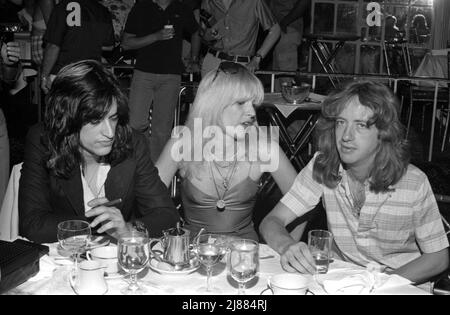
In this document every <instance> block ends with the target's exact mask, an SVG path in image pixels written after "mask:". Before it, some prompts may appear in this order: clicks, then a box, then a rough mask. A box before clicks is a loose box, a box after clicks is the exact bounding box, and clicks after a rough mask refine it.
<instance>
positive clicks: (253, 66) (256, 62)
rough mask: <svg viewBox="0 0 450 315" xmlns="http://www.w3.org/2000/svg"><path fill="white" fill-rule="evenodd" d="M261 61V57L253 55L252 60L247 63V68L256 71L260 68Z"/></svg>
mask: <svg viewBox="0 0 450 315" xmlns="http://www.w3.org/2000/svg"><path fill="white" fill-rule="evenodd" d="M260 62H261V58H260V57H257V56H253V57H252V59H251V60H250V62H249V63H248V64H247V69H248V70H249V71H250V72H255V71H256V70H258V69H259V63H260Z"/></svg>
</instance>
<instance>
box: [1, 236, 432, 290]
mask: <svg viewBox="0 0 450 315" xmlns="http://www.w3.org/2000/svg"><path fill="white" fill-rule="evenodd" d="M49 246H50V253H49V255H48V256H44V257H42V258H41V260H40V272H39V273H38V274H37V275H36V276H34V277H33V278H31V279H29V280H28V281H27V282H25V283H23V284H22V285H20V286H18V287H17V288H15V289H12V290H10V291H9V292H7V293H6V294H12V295H14V294H37V295H74V294H75V292H74V291H73V290H72V288H71V286H70V284H69V279H68V277H69V273H70V269H71V265H70V262H67V264H66V265H63V266H61V265H60V263H61V262H62V261H61V260H59V259H58V258H57V257H59V256H58V254H57V250H56V247H57V245H56V244H50V245H49ZM260 257H261V258H263V259H261V260H260V270H259V275H258V277H256V278H255V279H253V280H252V281H250V282H249V283H247V289H246V294H255V295H258V294H260V293H261V292H262V291H263V290H264V289H266V288H267V280H268V278H269V277H270V276H271V275H273V274H277V273H282V272H283V270H282V268H281V266H280V262H279V255H278V254H277V253H276V252H275V251H273V250H272V249H271V248H269V247H268V246H267V245H264V244H261V246H260ZM264 257H266V258H264ZM267 257H269V258H267ZM55 258H56V260H55ZM57 263H58V264H57ZM349 270H361V272H364V271H365V270H364V269H362V268H360V267H357V266H355V265H352V264H350V263H346V262H343V261H339V260H335V261H334V262H333V263H331V265H330V274H331V271H332V273H333V275H334V276H336V275H338V274H339V273H340V272H341V271H342V272H343V273H345V272H348V271H349ZM138 277H139V282H140V283H141V284H142V285H143V286H145V288H146V289H147V291H148V294H151V295H172V294H177V295H197V294H199V293H198V292H197V289H198V288H200V287H204V286H205V284H206V273H205V271H204V269H203V268H202V267H200V268H199V269H198V270H197V271H194V272H192V273H191V274H188V275H167V274H159V273H158V272H155V271H153V270H151V269H150V268H146V269H145V270H144V271H142V272H141V273H140V274H139V276H138ZM384 277H385V280H387V281H386V282H385V283H384V285H382V286H381V287H379V288H378V289H376V290H374V291H373V292H372V294H428V293H427V292H425V291H423V290H421V289H419V288H417V287H415V286H412V285H410V284H406V283H407V280H406V279H404V278H401V277H398V276H387V275H384ZM308 278H309V279H310V285H309V288H310V290H311V291H312V292H314V293H315V294H326V292H325V291H324V290H323V288H322V287H321V286H320V285H318V284H317V282H315V281H314V280H313V277H312V276H311V275H308ZM107 284H108V292H107V293H106V294H107V295H117V294H120V290H121V289H122V288H124V287H125V286H127V285H128V284H127V282H126V279H125V278H116V279H110V280H107ZM212 285H213V286H214V287H218V288H219V289H220V290H221V291H222V294H227V295H234V294H237V291H238V289H237V283H236V282H235V281H234V280H233V279H231V277H230V276H228V275H227V271H226V266H225V263H222V262H221V263H219V264H217V265H216V266H214V272H213V277H212ZM269 292H270V291H266V293H269Z"/></svg>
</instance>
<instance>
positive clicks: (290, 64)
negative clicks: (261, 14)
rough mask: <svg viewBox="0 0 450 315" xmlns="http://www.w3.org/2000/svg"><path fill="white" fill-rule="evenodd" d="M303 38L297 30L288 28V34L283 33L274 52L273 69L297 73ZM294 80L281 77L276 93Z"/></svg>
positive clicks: (277, 81) (277, 80) (276, 86)
mask: <svg viewBox="0 0 450 315" xmlns="http://www.w3.org/2000/svg"><path fill="white" fill-rule="evenodd" d="M301 36H302V34H300V33H299V32H298V31H297V30H296V29H295V28H293V27H289V26H288V27H287V32H286V33H283V32H281V36H280V40H279V41H278V43H277V44H276V46H275V48H274V50H273V69H274V70H281V71H296V70H297V68H298V46H299V45H300V41H301ZM290 81H292V78H289V77H280V78H278V79H276V80H275V91H277V92H279V91H281V84H282V83H283V82H290Z"/></svg>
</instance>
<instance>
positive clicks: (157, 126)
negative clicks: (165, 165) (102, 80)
mask: <svg viewBox="0 0 450 315" xmlns="http://www.w3.org/2000/svg"><path fill="white" fill-rule="evenodd" d="M180 86H181V75H178V74H155V73H148V72H143V71H139V70H134V73H133V79H132V81H131V87H130V103H129V104H130V125H131V127H133V128H135V129H137V130H139V131H142V132H144V133H145V135H146V136H147V137H148V139H149V144H150V157H151V159H152V161H153V162H154V163H155V162H156V160H157V159H158V157H159V155H160V154H161V152H162V150H163V149H164V146H165V145H166V143H167V141H168V140H169V139H170V134H171V132H172V127H173V121H174V116H175V108H176V106H177V103H178V94H179V93H180ZM150 109H152V114H151V120H150V119H149V118H150V117H149V113H150Z"/></svg>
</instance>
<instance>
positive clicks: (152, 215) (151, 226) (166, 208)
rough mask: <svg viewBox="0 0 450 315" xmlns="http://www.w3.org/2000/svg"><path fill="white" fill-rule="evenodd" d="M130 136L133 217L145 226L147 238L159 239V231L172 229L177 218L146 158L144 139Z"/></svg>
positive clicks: (168, 198)
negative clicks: (133, 170) (147, 233)
mask: <svg viewBox="0 0 450 315" xmlns="http://www.w3.org/2000/svg"><path fill="white" fill-rule="evenodd" d="M133 136H134V138H135V140H133V141H134V150H135V152H136V153H135V154H136V171H135V181H134V193H135V198H136V200H135V204H136V208H135V209H136V210H135V217H136V219H138V220H139V221H142V222H143V223H144V224H145V225H146V227H147V229H148V231H149V234H150V236H151V237H159V236H161V235H162V231H163V230H166V229H169V228H172V227H174V226H176V223H177V222H178V220H179V219H180V216H179V214H178V212H177V210H176V209H175V206H174V204H173V202H172V200H171V199H170V196H169V192H168V190H167V187H166V186H164V184H163V182H162V181H161V179H160V177H159V176H158V170H157V169H156V167H155V166H154V165H153V163H152V161H151V159H150V150H149V148H148V142H147V139H146V138H145V136H144V135H142V134H139V133H138V132H134V134H133Z"/></svg>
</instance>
